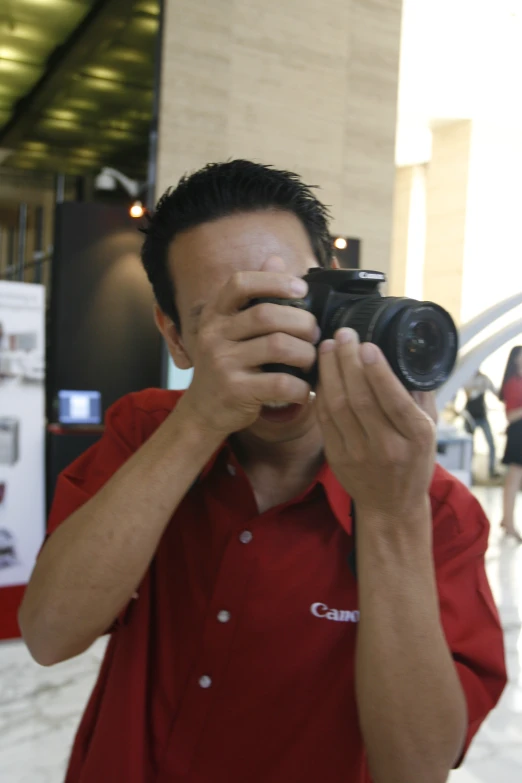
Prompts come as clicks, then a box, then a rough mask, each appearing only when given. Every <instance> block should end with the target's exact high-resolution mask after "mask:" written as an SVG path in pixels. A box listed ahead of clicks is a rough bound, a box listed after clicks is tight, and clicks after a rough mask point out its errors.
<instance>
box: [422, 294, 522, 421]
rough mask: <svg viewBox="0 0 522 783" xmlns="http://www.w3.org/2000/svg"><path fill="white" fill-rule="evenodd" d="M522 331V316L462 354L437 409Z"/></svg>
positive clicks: (441, 392)
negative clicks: (492, 355)
mask: <svg viewBox="0 0 522 783" xmlns="http://www.w3.org/2000/svg"><path fill="white" fill-rule="evenodd" d="M513 298H514V297H513ZM503 312H504V311H503ZM502 314H503V313H502ZM492 320H494V319H492ZM489 323H490V322H488V323H487V324H485V325H486V326H489ZM482 328H484V327H482ZM521 333H522V318H519V319H518V320H516V321H514V322H513V323H511V324H508V325H507V326H504V327H503V328H502V329H500V330H499V331H498V332H496V333H495V334H493V335H491V336H490V337H487V338H486V339H485V340H483V341H482V342H481V343H479V345H477V346H475V347H474V348H472V349H471V350H470V351H468V352H467V353H466V354H464V356H462V357H461V358H460V359H459V361H458V362H457V365H456V367H455V369H454V370H453V374H452V376H451V378H450V379H449V380H448V381H447V383H445V384H444V386H442V387H441V388H440V389H439V391H438V392H437V398H436V399H437V409H438V410H439V411H441V410H442V409H443V408H444V406H445V405H446V403H448V402H449V401H450V400H452V399H453V398H454V397H455V395H456V394H457V392H458V391H459V389H461V388H462V387H463V386H465V385H466V384H467V382H468V381H469V380H471V378H472V377H473V375H474V374H475V372H476V371H477V370H478V369H479V367H480V365H481V364H482V362H483V361H484V360H485V359H487V357H488V356H490V355H491V354H492V353H494V352H495V351H497V350H498V349H499V348H501V347H502V346H503V345H504V344H505V343H507V342H509V341H510V340H513V338H515V337H516V336H517V335H518V334H521ZM469 339H471V338H469Z"/></svg>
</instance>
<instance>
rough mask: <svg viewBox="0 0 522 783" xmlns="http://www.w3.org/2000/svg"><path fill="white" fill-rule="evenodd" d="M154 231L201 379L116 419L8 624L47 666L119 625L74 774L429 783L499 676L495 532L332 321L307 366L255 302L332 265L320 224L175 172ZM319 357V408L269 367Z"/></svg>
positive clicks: (288, 315) (171, 323) (274, 312)
mask: <svg viewBox="0 0 522 783" xmlns="http://www.w3.org/2000/svg"><path fill="white" fill-rule="evenodd" d="M146 233H147V236H146V239H145V244H144V248H143V261H144V265H145V268H146V270H147V273H148V276H149V279H150V281H151V283H152V285H153V288H154V292H155V296H156V299H157V302H158V307H157V309H156V321H157V324H158V326H159V328H160V330H161V332H162V334H163V335H164V337H165V339H166V341H167V344H168V347H169V350H170V353H171V356H172V357H173V359H174V361H175V363H176V365H177V366H178V367H180V368H188V367H191V366H193V367H194V376H193V381H192V384H191V386H190V387H189V389H188V390H187V391H186V392H185V393H184V394H182V395H181V394H179V393H177V392H169V391H160V390H149V391H146V392H142V393H138V394H131V395H129V396H127V397H125V398H124V399H122V400H121V401H120V402H119V403H117V404H116V405H115V406H114V407H113V408H112V409H111V410H110V411H109V413H108V416H107V423H106V431H105V435H104V437H103V439H102V440H101V442H100V443H98V444H97V445H96V446H95V447H94V448H92V449H91V450H90V451H89V452H87V453H86V454H85V455H84V456H83V457H81V458H80V459H79V460H78V461H77V462H76V463H75V464H73V465H72V466H71V467H70V468H69V469H68V470H67V471H66V472H65V473H64V474H63V475H62V477H61V479H60V482H59V486H58V489H57V492H56V497H55V500H54V506H53V510H52V513H51V517H50V521H49V531H50V533H52V535H51V536H50V538H49V540H48V541H47V543H46V545H45V547H44V548H43V551H42V553H41V555H40V558H39V561H38V564H37V566H36V569H35V571H34V574H33V577H32V580H31V583H30V585H29V587H28V590H27V593H26V597H25V600H24V604H23V606H22V609H21V613H20V623H21V627H22V630H23V634H24V637H25V639H26V641H27V644H28V646H29V649H30V650H31V652H32V654H33V656H34V657H35V658H36V660H37V661H39V662H40V663H42V664H45V665H51V664H54V663H56V662H57V661H61V660H64V659H66V658H69V657H71V656H73V655H77V654H78V653H80V652H82V651H83V650H85V649H86V648H87V647H88V646H89V645H90V644H91V643H92V642H93V641H94V640H95V639H96V638H97V637H98V636H99V635H100V634H102V633H104V632H105V631H106V630H107V629H110V632H111V638H110V641H109V646H108V650H107V654H106V657H105V660H104V663H103V665H102V669H101V674H100V678H99V681H98V684H97V685H96V688H95V690H94V693H93V695H92V698H91V700H90V702H89V705H88V707H87V710H86V713H85V715H84V718H83V721H82V724H81V726H80V729H79V733H78V736H77V739H76V742H75V745H74V749H73V753H72V758H71V762H70V767H69V773H68V777H67V781H69V782H70V783H98V781H111V783H112V781H115V782H116V781H118V782H119V781H122V783H123V781H125V783H145V781H147V783H148V781H157V782H158V783H166V782H167V781H169V783H181V782H182V781H183V783H225V781H226V783H247V781H248V783H287V782H288V783H294V782H295V783H316V782H317V781H318V780H321V781H324V783H355V782H356V781H357V783H363V781H365V782H366V781H369V780H370V775H371V776H372V780H373V781H374V783H395V782H399V781H400V783H420V782H421V781H422V783H442V781H444V780H446V778H447V775H448V771H449V770H450V768H451V767H452V766H453V765H455V764H457V763H458V762H459V760H460V758H461V757H462V755H463V753H464V752H465V749H466V747H467V745H468V743H469V742H470V740H471V737H472V736H473V734H474V733H475V732H476V730H477V728H478V726H479V724H480V723H481V721H482V720H483V718H484V717H485V715H486V714H487V713H488V711H489V710H490V709H491V708H492V707H493V705H494V704H495V703H496V701H497V699H498V698H499V695H500V693H501V691H502V688H503V686H504V683H505V671H504V663H503V648H502V634H501V630H500V627H499V623H498V617H497V614H496V611H495V607H494V604H493V601H492V598H491V594H490V591H489V587H488V584H487V580H486V577H485V573H484V563H483V557H484V551H485V549H486V546H487V538H488V523H487V521H486V519H485V517H484V514H483V512H482V510H481V509H480V507H479V505H478V503H477V502H476V501H475V500H474V499H473V497H472V496H471V495H470V494H469V493H468V491H467V490H466V489H465V488H464V487H463V486H462V485H461V484H459V483H458V482H456V481H454V480H453V479H452V478H451V477H450V476H449V475H448V474H447V473H445V472H444V471H442V470H441V469H436V470H435V473H434V453H435V435H434V427H433V423H432V421H431V419H430V418H429V417H428V416H427V415H426V414H425V413H424V412H423V411H422V410H420V408H419V407H418V406H417V405H416V403H415V402H414V400H413V399H412V398H411V397H410V395H409V394H408V393H407V392H406V391H405V389H404V388H403V387H402V386H401V385H400V383H399V382H398V380H397V378H396V377H395V376H394V375H393V373H392V372H391V370H390V368H389V367H388V365H387V363H386V362H385V360H384V358H383V356H382V354H381V353H380V351H379V350H378V349H377V347H376V346H373V345H369V344H367V345H363V346H360V345H359V343H358V340H357V337H356V335H355V334H354V333H353V332H352V331H350V330H346V329H344V330H340V331H339V332H338V334H337V335H336V339H335V340H328V341H324V342H322V343H321V344H320V346H319V349H317V347H316V346H317V345H318V343H319V340H320V334H319V331H318V327H317V324H316V322H315V319H314V317H313V316H312V315H311V314H310V313H308V312H306V311H304V310H301V309H299V308H293V307H286V306H280V305H276V304H266V303H265V304H260V305H257V306H254V307H251V308H245V305H246V304H248V303H249V302H250V301H251V300H252V299H256V298H259V297H265V296H274V297H280V298H288V297H290V298H291V297H294V298H295V297H297V298H300V297H302V296H303V295H304V293H305V290H306V286H305V284H304V283H303V281H302V280H301V279H300V278H301V276H302V275H303V274H304V273H305V272H306V270H307V269H308V268H309V267H312V266H317V265H320V266H328V265H330V264H331V263H332V257H331V243H330V237H329V232H328V225H327V212H326V210H325V208H324V207H323V206H322V205H321V204H320V203H319V202H318V201H317V199H316V198H315V196H314V194H313V192H312V191H311V190H310V188H308V187H307V186H305V185H304V184H303V183H302V182H301V181H300V180H299V178H298V177H297V176H296V175H294V174H289V173H287V172H283V171H277V170H275V169H273V168H270V167H265V166H260V165H257V164H254V163H250V162H248V161H233V162H229V163H225V164H215V165H210V166H207V167H206V168H205V169H203V170H202V171H199V172H197V173H195V174H193V175H192V176H190V177H188V178H184V179H183V180H182V181H181V182H180V183H179V185H178V186H177V188H176V189H175V190H173V191H170V192H168V193H166V194H165V195H164V196H163V198H162V199H161V201H160V202H159V204H158V206H157V209H156V212H155V213H154V214H153V215H152V216H151V218H150V221H149V226H148V228H147V231H146ZM317 353H319V363H320V384H319V388H318V391H317V399H316V400H315V399H314V398H313V397H312V396H311V395H310V388H309V387H308V385H307V384H306V383H305V382H304V381H302V380H300V379H298V378H296V377H293V376H292V375H289V374H284V373H266V372H262V371H261V369H260V368H261V367H262V366H263V365H265V364H267V363H271V362H275V363H286V364H290V365H293V366H295V367H299V368H303V369H308V368H310V367H311V365H312V364H313V363H314V361H315V360H316V357H317ZM352 501H353V507H354V508H355V509H356V513H357V521H356V523H355V518H354V514H353V511H352ZM355 524H356V527H355ZM355 531H356V533H357V535H356V536H355ZM354 555H355V557H354ZM354 560H355V561H356V567H355V568H354Z"/></svg>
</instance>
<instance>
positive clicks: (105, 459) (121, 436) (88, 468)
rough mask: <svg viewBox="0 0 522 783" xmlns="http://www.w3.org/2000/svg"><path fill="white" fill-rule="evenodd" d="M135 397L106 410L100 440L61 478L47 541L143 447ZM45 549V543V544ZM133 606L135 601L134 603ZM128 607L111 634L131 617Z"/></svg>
mask: <svg viewBox="0 0 522 783" xmlns="http://www.w3.org/2000/svg"><path fill="white" fill-rule="evenodd" d="M139 434H140V433H139V432H138V426H137V419H136V411H135V408H134V405H133V402H132V395H127V396H126V397H123V398H122V399H121V400H119V401H118V402H116V403H115V404H114V405H113V406H112V407H111V408H109V410H108V411H107V414H106V417H105V431H104V434H103V436H102V437H101V439H100V440H99V441H98V442H97V443H95V444H94V445H93V446H91V447H90V448H89V449H88V450H87V451H86V452H84V454H82V455H81V456H80V457H79V458H78V459H77V460H75V461H74V462H73V463H72V464H71V465H70V466H69V467H68V468H66V469H65V470H64V471H63V473H61V474H60V476H59V477H58V481H57V484H56V490H55V493H54V498H53V503H52V507H51V512H50V515H49V519H48V522H47V536H46V541H47V540H48V539H49V537H50V536H51V535H52V534H53V533H54V531H55V530H56V529H57V528H58V527H59V526H60V525H61V524H62V522H64V521H65V520H66V519H68V517H70V516H71V514H73V513H74V512H75V511H77V510H78V509H79V508H81V506H83V505H84V504H85V503H86V502H87V501H88V500H90V498H92V497H93V496H94V495H95V494H96V493H97V492H98V491H99V490H100V489H101V488H102V487H103V485H104V484H105V483H106V482H107V481H108V480H109V479H110V478H111V476H113V475H114V474H115V473H116V472H117V470H118V469H119V468H120V467H121V466H122V465H123V464H124V462H126V460H127V459H128V458H129V457H130V456H131V455H132V454H133V453H134V452H135V451H136V450H137V449H138V448H139V446H140V445H141V442H140V438H139ZM44 546H45V543H44ZM131 604H132V602H131ZM129 608H130V604H128V605H127V606H126V607H125V608H124V609H123V610H122V611H121V612H120V614H119V615H118V617H117V618H116V619H115V622H114V624H113V625H112V626H111V628H109V629H108V632H111V631H114V630H116V628H118V626H120V625H121V624H122V623H124V622H125V621H126V620H127V618H128V613H129Z"/></svg>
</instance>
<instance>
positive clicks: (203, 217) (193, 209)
mask: <svg viewBox="0 0 522 783" xmlns="http://www.w3.org/2000/svg"><path fill="white" fill-rule="evenodd" d="M313 187H315V186H310V185H306V184H305V183H304V182H303V181H302V180H301V179H300V177H299V176H298V175H297V174H293V173H292V172H290V171H281V170H279V169H276V168H273V167H272V166H265V165H261V164H259V163H253V162H252V161H249V160H232V161H227V162H226V163H210V164H208V165H207V166H205V167H204V168H202V169H200V170H199V171H196V172H194V173H193V174H190V175H185V176H184V177H182V178H181V179H180V181H179V183H178V184H177V186H176V187H175V188H169V189H168V190H167V191H166V192H165V193H164V194H163V196H162V197H161V198H160V200H159V201H158V204H157V206H156V209H155V210H154V212H152V213H151V214H148V215H147V216H146V220H147V224H146V225H145V226H144V227H143V228H142V229H141V230H142V231H143V233H144V234H146V237H145V241H144V243H143V247H142V251H141V260H142V263H143V266H144V267H145V271H146V273H147V277H148V278H149V281H150V283H151V285H152V289H153V291H154V296H155V297H156V301H157V303H158V305H159V307H160V308H161V310H163V312H164V313H165V314H166V315H167V316H168V317H169V318H171V319H172V321H173V322H174V324H175V325H176V327H177V329H178V330H180V328H181V325H180V319H179V311H178V308H177V305H176V292H175V289H174V282H173V280H172V275H170V274H169V270H168V263H167V261H168V249H169V245H170V243H171V242H172V240H173V239H174V238H175V237H176V235H177V234H179V233H181V232H182V231H186V230H187V229H189V228H194V227H195V226H199V225H201V224H202V223H208V222H210V221H213V220H217V219H218V218H222V217H227V216H229V215H235V214H240V213H242V212H255V211H257V210H267V209H276V210H279V211H286V212H292V213H293V214H294V215H295V216H296V217H298V218H299V220H300V221H301V223H302V224H303V226H304V228H305V229H306V231H307V233H308V236H309V238H310V242H311V245H312V249H313V251H314V255H315V257H316V259H317V263H318V264H319V266H321V267H329V266H330V265H331V262H332V241H331V237H330V234H329V230H328V220H329V217H330V215H329V212H328V208H327V207H326V206H324V204H322V203H321V202H320V201H319V200H318V199H317V198H316V196H315V195H314V193H313Z"/></svg>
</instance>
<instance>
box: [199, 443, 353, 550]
mask: <svg viewBox="0 0 522 783" xmlns="http://www.w3.org/2000/svg"><path fill="white" fill-rule="evenodd" d="M222 455H226V458H227V459H228V461H229V462H235V457H234V455H233V452H232V448H231V446H230V444H229V443H228V441H224V442H223V443H222V444H221V446H219V448H218V449H216V451H215V452H214V454H213V455H212V457H211V458H210V460H209V461H208V462H207V464H206V465H205V467H204V468H203V470H202V471H201V473H200V474H199V478H198V480H197V481H198V482H199V481H203V480H204V479H205V478H207V476H208V475H209V474H210V473H211V472H212V470H213V469H214V467H215V465H216V462H217V461H218V459H219V458H220V457H221V456H222ZM318 484H320V485H321V486H322V488H323V490H324V492H325V495H326V499H327V501H328V505H329V506H330V509H331V510H332V512H333V514H334V516H335V518H336V519H337V521H338V522H339V524H340V525H341V527H342V528H343V530H344V531H345V532H346V533H347V534H348V535H351V534H352V529H353V520H352V501H351V498H350V496H349V495H348V493H347V492H346V490H345V489H344V488H343V486H342V485H341V484H340V482H339V481H338V480H337V478H336V477H335V474H334V472H333V471H332V469H331V468H330V466H329V465H328V464H327V463H326V462H324V463H323V465H322V466H321V467H320V469H319V472H318V473H317V476H316V478H315V479H314V480H313V481H312V483H311V485H310V487H308V489H307V491H306V492H305V493H303V496H302V497H304V496H306V495H308V494H309V492H311V491H312V490H313V488H314V487H315V486H317V485H318Z"/></svg>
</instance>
